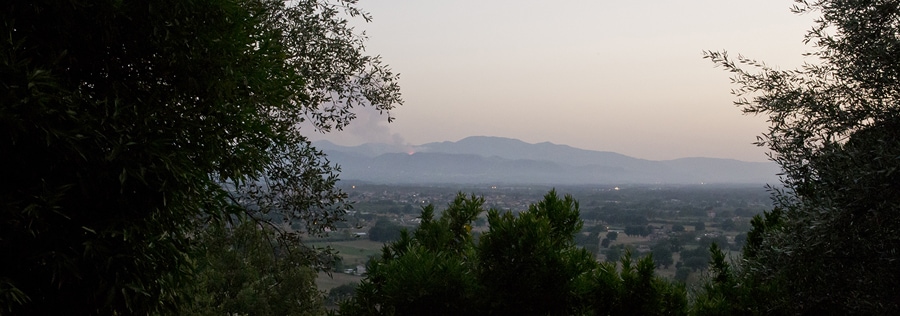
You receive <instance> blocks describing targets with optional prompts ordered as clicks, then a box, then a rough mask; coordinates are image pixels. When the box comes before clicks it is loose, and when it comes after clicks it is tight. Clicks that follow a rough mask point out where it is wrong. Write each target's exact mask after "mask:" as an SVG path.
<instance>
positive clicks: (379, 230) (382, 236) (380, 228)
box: [369, 219, 403, 242]
mask: <svg viewBox="0 0 900 316" xmlns="http://www.w3.org/2000/svg"><path fill="white" fill-rule="evenodd" d="M402 229H403V228H402V227H400V225H397V224H394V223H392V222H391V221H390V220H387V219H379V220H378V221H377V222H375V225H374V226H372V228H369V240H371V241H378V242H389V241H394V240H397V238H400V231H401V230H402Z"/></svg>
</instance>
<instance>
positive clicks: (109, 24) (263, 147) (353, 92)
mask: <svg viewBox="0 0 900 316" xmlns="http://www.w3.org/2000/svg"><path fill="white" fill-rule="evenodd" d="M354 3H355V1H335V2H334V3H329V2H326V1H319V0H301V1H292V2H288V3H285V2H282V1H274V0H205V1H168V0H164V1H153V2H141V1H114V0H104V1H81V0H72V1H63V2H60V1H46V0H38V1H31V0H29V1H20V0H12V1H5V2H3V4H2V5H0V34H3V36H2V40H0V85H2V87H3V89H2V91H3V92H2V94H0V135H2V136H0V152H2V153H3V155H2V157H0V166H2V167H0V178H3V181H0V253H3V256H4V258H3V260H0V308H2V311H4V312H10V313H13V314H55V312H54V311H55V310H56V309H64V310H65V311H66V313H71V314H145V313H150V312H155V311H165V310H168V311H171V310H175V309H177V306H178V305H180V304H182V303H184V301H185V300H188V299H189V297H185V296H184V295H181V293H178V292H177V291H176V290H174V289H179V288H183V285H184V284H186V283H188V281H189V278H190V276H191V274H192V273H191V271H192V270H193V266H194V260H192V258H191V257H190V256H191V252H190V249H192V246H193V240H192V236H194V234H195V232H196V231H197V230H198V229H199V228H200V227H203V225H204V223H203V222H204V221H206V220H223V219H227V218H229V217H230V215H229V214H235V213H248V214H253V216H255V217H256V218H257V219H268V220H276V222H277V219H280V220H281V221H299V222H302V223H303V225H302V229H301V231H300V233H313V234H316V233H320V232H322V231H323V230H324V228H326V227H328V226H329V225H330V224H331V223H332V222H333V221H334V220H336V219H337V218H339V217H340V215H341V214H342V213H343V211H344V210H346V208H347V205H346V204H344V203H343V202H342V201H343V198H344V196H345V195H344V194H343V193H342V192H340V190H338V189H337V188H335V187H334V183H335V181H336V177H335V171H336V170H335V169H334V168H333V167H332V166H331V165H329V164H328V163H327V161H326V160H325V159H324V156H323V155H322V153H321V152H319V151H316V150H315V149H313V148H312V147H311V146H310V144H309V142H308V141H306V139H305V138H304V137H303V135H302V134H301V133H300V127H299V125H298V123H300V122H303V121H309V122H311V123H312V125H313V126H315V128H316V129H317V130H321V131H328V130H331V129H334V128H337V129H340V128H342V127H343V126H344V125H345V124H347V123H348V122H349V121H350V120H352V119H353V117H354V115H353V112H352V109H353V108H354V107H356V106H373V107H375V108H376V109H378V110H380V111H389V110H391V109H392V108H393V107H394V106H395V105H397V104H399V102H400V99H399V92H398V88H397V85H396V76H395V75H394V74H392V73H391V72H390V71H389V70H388V69H387V68H385V67H384V66H382V65H381V63H380V62H379V60H378V59H377V58H374V57H370V56H366V55H364V54H363V53H362V51H363V46H362V41H363V38H362V37H361V36H359V35H357V34H355V33H354V32H353V30H352V28H351V27H349V26H348V25H347V18H349V17H362V18H363V19H366V20H368V18H369V17H368V16H367V15H366V14H365V13H363V12H360V11H359V10H357V9H355V8H354V7H353V5H354Z"/></svg>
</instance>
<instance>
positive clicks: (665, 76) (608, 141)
mask: <svg viewBox="0 0 900 316" xmlns="http://www.w3.org/2000/svg"><path fill="white" fill-rule="evenodd" d="M792 4H793V2H792V1H790V0H741V1H738V0H715V1H713V0H681V1H670V0H648V1H606V0H592V1H588V0H565V1H549V0H542V1H539V0H515V1H513V0H508V1H500V0H479V1H470V0H452V1H451V0H428V1H408V0H407V1H400V0H362V1H360V3H359V4H358V7H360V8H361V9H363V10H365V11H368V12H369V13H371V14H372V16H373V18H374V19H373V21H371V22H370V23H358V25H359V26H358V29H359V30H360V31H365V34H366V36H367V37H368V38H369V39H368V41H367V43H366V52H367V53H368V54H372V55H380V56H381V58H382V60H383V61H384V62H385V63H386V64H388V65H390V67H391V68H392V69H393V71H394V72H397V73H399V74H400V81H399V83H400V86H401V91H402V94H403V99H404V104H403V105H402V106H401V107H399V108H397V109H396V110H394V111H392V113H391V115H392V116H393V117H395V121H394V122H393V123H390V124H388V123H387V119H386V117H384V116H378V115H377V114H376V113H373V112H372V111H371V110H368V109H362V110H358V115H359V117H358V118H357V119H356V120H354V121H353V122H351V123H350V125H349V126H348V127H347V128H346V129H345V130H344V131H339V132H331V133H329V134H324V135H323V134H319V133H312V134H311V135H309V136H310V138H311V139H312V140H320V139H328V140H330V141H332V142H335V143H338V144H341V145H358V144H361V143H365V142H381V143H392V144H397V145H420V144H423V143H428V142H438V141H457V140H460V139H462V138H465V137H468V136H500V137H509V138H517V139H521V140H523V141H526V142H529V143H539V142H551V143H555V144H565V145H570V146H573V147H577V148H583V149H590V150H601V151H613V152H618V153H621V154H625V155H629V156H632V157H637V158H644V159H652V160H666V159H675V158H682V157H715V158H732V159H738V160H744V161H766V159H767V158H766V155H765V152H766V149H764V148H759V147H756V146H755V145H753V144H752V143H753V142H754V141H755V140H756V137H757V136H758V135H761V134H762V132H764V131H765V130H766V129H767V126H768V125H767V123H766V118H765V117H761V116H748V115H744V114H742V113H741V111H740V109H739V108H737V107H736V106H734V105H733V101H734V100H735V97H734V96H733V95H731V94H730V91H731V89H733V88H736V87H737V86H734V85H732V84H731V83H730V80H729V79H730V75H729V73H728V72H726V71H724V70H723V69H722V68H716V67H714V66H715V65H714V64H713V63H712V62H710V61H709V60H707V59H703V51H704V50H714V51H722V50H725V51H728V53H729V54H730V55H731V56H737V55H738V54H741V55H743V56H746V57H749V58H753V59H757V60H760V61H764V62H765V63H766V64H768V65H772V66H778V67H779V68H781V69H792V68H796V67H797V66H799V65H801V64H802V63H803V62H804V61H807V62H815V60H812V59H807V58H805V57H803V56H802V54H803V53H805V52H810V51H812V50H813V47H812V46H809V45H805V44H803V36H804V34H805V33H806V31H807V30H808V29H809V28H810V27H812V25H813V22H812V21H813V19H814V18H815V16H814V15H797V14H794V13H791V12H790V7H791V5H792Z"/></svg>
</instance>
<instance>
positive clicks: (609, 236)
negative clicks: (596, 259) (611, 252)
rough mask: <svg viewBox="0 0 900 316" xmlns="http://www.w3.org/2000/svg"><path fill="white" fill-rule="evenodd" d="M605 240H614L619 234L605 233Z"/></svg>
mask: <svg viewBox="0 0 900 316" xmlns="http://www.w3.org/2000/svg"><path fill="white" fill-rule="evenodd" d="M606 238H607V239H609V240H616V238H619V233H618V232H607V233H606Z"/></svg>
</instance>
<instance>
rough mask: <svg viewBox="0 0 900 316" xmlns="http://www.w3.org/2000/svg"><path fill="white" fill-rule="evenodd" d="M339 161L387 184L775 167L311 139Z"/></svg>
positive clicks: (638, 178)
mask: <svg viewBox="0 0 900 316" xmlns="http://www.w3.org/2000/svg"><path fill="white" fill-rule="evenodd" d="M313 146H315V147H316V148H317V149H320V150H322V151H324V152H325V153H326V154H327V155H328V159H329V160H330V161H331V162H332V163H335V164H337V165H339V166H340V167H341V174H340V178H341V179H345V180H361V181H367V182H374V183H385V184H413V183H419V184H421V183H450V184H488V183H496V184H549V185H571V184H654V183H660V184H699V183H734V184H764V183H771V184H776V183H778V177H777V175H776V174H777V173H778V172H779V171H780V169H779V168H778V166H777V165H776V164H774V163H771V162H745V161H739V160H733V159H719V158H702V157H695V158H681V159H674V160H661V161H657V160H646V159H639V158H634V157H629V156H626V155H622V154H618V153H614V152H608V151H594V150H586V149H579V148H574V147H571V146H567V145H558V144H553V143H548V142H544V143H538V144H530V143H526V142H523V141H521V140H518V139H512V138H503V137H489V136H472V137H468V138H464V139H462V140H459V141H456V142H449V141H448V142H435V143H427V144H422V145H418V146H398V145H391V144H377V143H369V144H362V145H358V146H340V145H336V144H334V143H331V142H328V141H317V142H314V143H313Z"/></svg>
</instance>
